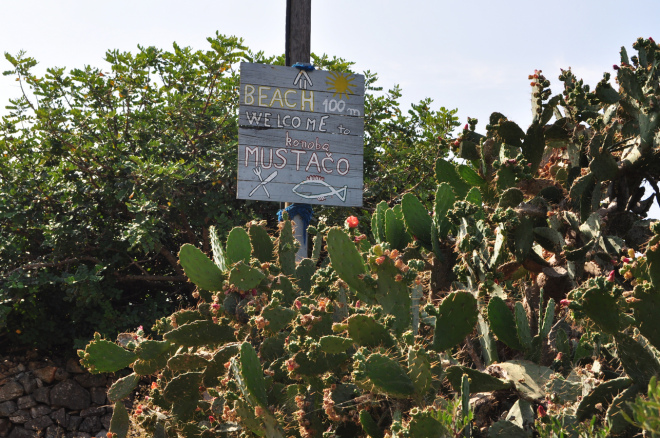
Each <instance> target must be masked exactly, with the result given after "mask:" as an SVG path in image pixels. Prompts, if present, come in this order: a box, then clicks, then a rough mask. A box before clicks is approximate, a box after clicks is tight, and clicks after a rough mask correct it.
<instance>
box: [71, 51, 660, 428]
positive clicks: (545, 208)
mask: <svg viewBox="0 0 660 438" xmlns="http://www.w3.org/2000/svg"><path fill="white" fill-rule="evenodd" d="M634 47H635V48H636V49H637V51H638V55H637V56H636V57H634V58H631V61H632V62H633V64H632V65H631V64H629V61H628V58H627V55H626V54H625V50H623V51H622V61H623V62H622V65H621V66H618V73H617V80H618V82H619V84H620V87H619V91H618V92H617V91H615V90H614V89H613V88H612V87H611V85H609V83H608V77H609V75H605V77H604V80H603V81H601V82H600V83H599V84H598V86H597V87H596V89H595V91H593V92H592V91H589V88H588V87H587V86H586V85H584V84H583V83H582V82H581V81H578V80H577V79H576V78H575V77H574V76H573V75H572V73H571V72H570V71H564V72H562V74H561V76H560V80H561V81H562V82H563V84H564V92H563V93H562V94H560V95H556V96H554V97H551V93H550V91H549V89H548V86H549V81H548V80H547V79H546V78H545V77H544V76H543V74H542V72H539V71H537V72H535V73H534V75H532V77H531V78H530V79H531V80H532V89H533V93H534V94H533V96H534V99H533V101H532V110H533V113H534V115H535V116H534V119H533V122H532V124H531V126H530V127H529V128H528V129H527V131H523V130H522V129H521V128H520V127H519V126H518V125H516V124H515V123H514V122H512V121H509V120H507V119H506V117H504V116H503V115H501V114H498V113H494V114H493V115H492V116H491V120H490V123H489V124H488V126H487V130H486V135H479V134H477V133H476V132H475V127H476V121H474V120H471V121H470V122H469V123H468V126H467V127H466V128H465V129H464V131H463V133H462V135H461V136H460V138H459V139H458V140H456V142H455V143H454V147H455V148H456V153H457V154H459V155H460V156H461V157H462V158H463V159H464V160H465V161H464V162H463V164H457V163H454V162H451V161H447V160H445V159H443V158H439V159H438V160H437V161H436V165H435V177H436V178H435V179H436V190H435V196H434V199H433V203H432V214H429V213H428V210H427V208H426V206H425V204H424V202H423V200H420V199H419V198H417V197H416V196H415V195H414V194H413V193H406V194H405V195H404V196H403V197H402V198H401V203H400V204H397V205H395V206H393V207H389V206H388V205H387V203H385V202H381V203H379V204H378V205H377V207H376V209H375V211H374V213H373V215H372V217H371V237H368V236H366V235H363V234H360V232H359V231H358V230H359V229H360V228H359V225H358V224H356V221H355V218H349V219H348V220H347V221H346V224H345V227H344V229H341V228H339V227H327V226H325V224H323V223H321V224H320V225H319V227H318V229H316V230H315V231H316V233H315V234H316V235H315V242H314V250H313V253H312V257H311V258H309V259H304V260H302V261H300V262H299V263H297V264H296V262H295V258H294V254H295V252H296V249H297V248H296V243H295V241H294V240H293V238H292V231H291V224H290V222H289V221H286V220H285V221H284V222H283V223H281V224H280V226H279V232H278V235H277V236H274V235H273V236H270V235H269V234H268V232H267V231H266V229H265V228H263V224H259V223H256V222H253V223H251V224H249V226H248V227H247V228H241V227H237V228H234V229H233V230H232V231H231V232H230V233H229V235H228V237H227V239H226V244H225V243H221V240H222V239H220V237H219V236H217V235H216V232H215V229H211V230H210V234H211V236H212V239H211V240H212V242H213V244H212V247H213V248H212V259H211V258H209V257H208V256H206V254H205V253H204V252H203V251H202V250H200V249H198V248H197V247H195V246H192V245H184V246H182V247H181V250H180V252H179V259H180V262H181V265H182V267H183V269H184V271H185V274H186V275H187V276H188V277H189V278H190V279H191V281H192V282H193V283H195V284H196V285H197V290H196V292H195V294H194V296H195V297H196V298H198V299H199V301H198V304H197V306H196V307H195V308H192V309H186V310H181V311H179V312H176V313H174V314H173V315H171V316H169V317H167V318H163V319H161V320H160V321H159V322H158V323H157V324H156V325H155V326H154V330H155V331H156V332H157V335H158V340H155V339H149V338H146V337H144V334H143V333H135V334H134V335H132V336H128V337H124V338H122V339H119V341H120V342H119V344H117V343H114V342H111V341H108V340H105V339H102V338H101V337H100V336H96V337H95V339H94V341H92V342H91V343H90V344H89V345H88V346H87V347H86V349H85V350H80V351H79V355H80V357H81V360H82V363H83V364H84V365H85V366H86V367H88V368H89V369H90V370H92V371H119V370H121V369H124V368H125V367H130V368H131V369H132V373H131V374H129V375H127V376H126V377H124V378H122V379H121V380H119V381H117V383H115V384H114V385H113V387H112V388H111V390H110V399H111V400H112V401H114V402H116V412H119V414H115V416H116V417H117V418H118V419H117V421H116V423H115V426H113V427H112V428H111V429H112V430H111V432H112V433H117V435H118V436H119V437H123V436H126V433H127V430H128V416H127V414H126V413H125V410H123V408H122V406H123V405H121V400H122V399H123V398H125V397H126V396H128V395H129V394H130V393H131V392H132V391H133V389H134V388H135V386H136V385H137V382H138V380H139V379H140V377H146V376H154V377H153V378H152V379H151V380H152V384H151V392H150V395H149V399H148V400H145V403H144V404H143V405H141V406H140V408H139V409H138V410H137V411H136V412H135V419H136V421H137V423H138V424H139V425H140V427H141V428H144V429H145V430H146V431H147V432H148V433H150V434H152V435H153V436H175V435H177V434H179V435H183V436H188V437H193V436H208V437H212V436H238V435H241V436H254V435H258V436H268V437H283V436H303V437H307V436H339V437H344V436H346V437H349V436H350V437H354V436H369V437H382V436H386V435H388V436H401V437H404V436H405V437H433V436H437V437H444V436H466V437H469V436H491V437H494V436H507V437H509V436H513V437H530V436H534V434H539V435H541V436H548V437H560V436H566V437H578V436H580V437H591V436H635V435H636V434H638V433H639V432H640V431H639V429H638V428H640V427H643V428H649V429H652V427H654V426H653V425H654V424H655V422H653V421H652V419H651V418H648V417H647V415H649V416H652V415H653V414H652V413H651V412H652V411H651V409H653V405H652V403H651V402H648V403H647V402H642V401H639V400H638V401H637V402H635V403H633V402H634V401H635V400H636V398H637V396H638V395H640V393H641V392H642V391H644V390H645V389H646V388H647V387H648V388H650V390H649V391H650V392H651V393H652V395H651V396H650V397H654V396H655V395H653V393H655V392H657V391H656V383H655V382H656V378H657V376H658V375H659V374H660V353H659V349H660V336H658V334H659V333H660V332H659V331H658V325H657V321H658V312H659V311H660V305H659V304H660V300H659V297H660V223H658V222H657V221H656V222H651V221H646V220H644V214H645V212H646V210H647V209H648V207H649V204H650V202H652V201H649V200H648V199H647V200H643V199H642V194H641V193H640V192H641V189H640V185H641V182H642V179H644V178H646V179H647V180H648V181H650V182H651V183H652V184H655V182H656V181H657V179H658V177H660V175H659V173H660V166H657V165H656V163H657V160H658V152H659V151H660V134H659V133H660V128H659V127H658V123H660V118H658V115H660V108H659V107H658V106H657V104H656V102H657V98H658V89H659V87H658V85H659V84H658V76H657V71H656V70H655V67H653V66H657V65H660V51H659V50H658V46H657V45H656V44H655V43H654V42H653V41H652V40H642V39H640V40H638V41H637V42H636V43H635V46H634ZM553 116H554V118H555V120H554V122H553V123H550V122H551V120H552V118H553ZM323 242H325V243H326V249H327V254H328V257H326V258H322V257H321V254H322V245H323ZM649 385H650V386H649ZM649 413H651V414H649ZM633 418H634V419H635V424H633V423H631V422H630V421H628V420H630V419H633Z"/></svg>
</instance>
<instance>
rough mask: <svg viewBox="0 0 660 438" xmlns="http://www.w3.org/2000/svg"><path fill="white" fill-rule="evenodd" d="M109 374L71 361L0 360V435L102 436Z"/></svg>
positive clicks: (107, 420)
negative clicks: (91, 369) (87, 370)
mask: <svg viewBox="0 0 660 438" xmlns="http://www.w3.org/2000/svg"><path fill="white" fill-rule="evenodd" d="M111 383H112V382H111V378H110V377H109V376H107V375H105V374H89V373H87V372H86V371H85V370H83V369H82V368H81V367H80V365H79V363H78V361H77V360H76V359H69V360H68V361H65V360H43V359H41V360H37V359H36V358H34V357H33V358H30V357H27V358H15V357H14V358H0V437H9V438H23V437H26V438H28V437H29V438H32V437H48V438H60V437H66V438H73V437H76V438H83V437H84V438H91V437H103V438H105V437H106V434H107V430H108V429H109V427H110V418H111V417H112V405H111V404H110V403H109V402H108V400H107V398H106V393H107V390H108V387H109V386H110V385H111Z"/></svg>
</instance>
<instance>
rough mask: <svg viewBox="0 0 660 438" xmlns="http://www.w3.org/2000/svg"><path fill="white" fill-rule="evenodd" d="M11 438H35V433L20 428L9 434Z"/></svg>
mask: <svg viewBox="0 0 660 438" xmlns="http://www.w3.org/2000/svg"><path fill="white" fill-rule="evenodd" d="M9 438H34V431H32V430H27V429H24V428H22V427H20V426H18V427H14V429H13V430H12V431H11V433H10V434H9Z"/></svg>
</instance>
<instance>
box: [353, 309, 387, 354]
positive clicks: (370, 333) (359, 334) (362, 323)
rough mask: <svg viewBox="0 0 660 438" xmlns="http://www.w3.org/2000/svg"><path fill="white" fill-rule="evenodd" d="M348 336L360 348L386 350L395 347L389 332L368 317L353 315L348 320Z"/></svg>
mask: <svg viewBox="0 0 660 438" xmlns="http://www.w3.org/2000/svg"><path fill="white" fill-rule="evenodd" d="M348 335H349V336H350V337H351V339H352V340H353V342H355V343H356V344H358V345H360V346H362V347H378V346H383V347H386V348H390V347H393V346H394V345H395V342H394V338H392V335H391V334H390V332H389V330H387V328H385V326H383V325H382V324H380V323H378V322H377V321H376V320H375V319H374V318H373V317H371V316H369V315H361V314H357V315H353V316H351V317H350V318H348Z"/></svg>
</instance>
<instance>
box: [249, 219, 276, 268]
mask: <svg viewBox="0 0 660 438" xmlns="http://www.w3.org/2000/svg"><path fill="white" fill-rule="evenodd" d="M249 233H250V243H251V244H252V254H253V255H254V257H256V258H257V259H258V260H259V261H260V262H261V263H266V262H268V263H271V262H273V261H274V260H275V253H274V250H275V246H274V245H273V241H272V240H270V236H269V235H268V231H266V230H265V229H264V227H262V226H260V225H254V224H252V225H250V231H249Z"/></svg>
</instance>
